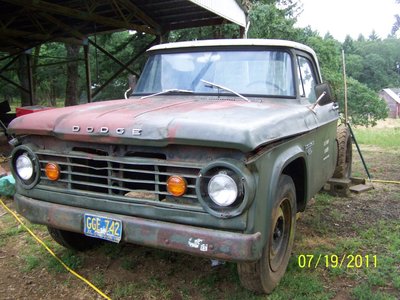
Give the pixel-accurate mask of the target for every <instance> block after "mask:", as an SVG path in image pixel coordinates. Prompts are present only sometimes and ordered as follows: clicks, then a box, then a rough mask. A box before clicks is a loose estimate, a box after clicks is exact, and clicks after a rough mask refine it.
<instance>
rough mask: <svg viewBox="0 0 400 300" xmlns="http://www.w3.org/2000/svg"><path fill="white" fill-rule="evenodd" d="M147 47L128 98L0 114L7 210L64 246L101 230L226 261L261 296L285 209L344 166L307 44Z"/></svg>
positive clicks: (282, 232)
mask: <svg viewBox="0 0 400 300" xmlns="http://www.w3.org/2000/svg"><path fill="white" fill-rule="evenodd" d="M147 53H148V60H147V63H146V64H145V66H144V69H143V71H142V72H141V76H140V78H139V80H138V82H137V85H136V87H135V89H134V90H133V92H132V94H131V95H130V96H129V97H128V99H120V100H112V101H104V102H94V103H88V104H83V105H79V106H73V107H65V108H59V109H53V110H48V111H43V112H37V113H33V114H29V115H25V116H22V117H19V118H16V119H15V120H14V121H13V122H12V123H11V124H10V125H9V128H8V134H10V135H12V136H13V137H14V139H13V140H12V144H13V146H14V149H13V151H12V156H11V162H10V164H11V170H12V173H13V175H14V177H15V178H16V182H17V185H16V194H15V196H14V201H15V204H16V208H17V211H18V212H19V213H20V214H21V215H23V216H24V217H25V218H27V219H28V220H30V221H31V222H33V223H38V224H43V225H46V226H47V227H48V231H49V233H50V235H51V236H52V238H53V239H54V240H55V241H57V242H58V243H60V244H61V245H63V246H65V247H69V248H73V249H76V250H85V249H88V248H90V247H92V246H94V245H96V244H98V243H99V242H101V241H104V240H106V241H109V242H114V243H134V244H139V245H144V246H148V247H155V248H160V249H165V250H170V251H178V252H183V253H188V254H192V255H197V256H203V257H208V258H211V259H216V260H222V261H233V262H236V263H237V270H238V274H239V277H240V281H241V283H242V285H243V286H244V287H246V288H248V289H250V290H253V291H255V292H260V293H271V292H272V290H273V289H274V288H275V287H276V286H277V284H278V283H279V281H280V279H281V278H282V276H283V275H284V273H285V270H286V268H287V265H288V261H289V258H290V255H291V250H292V245H293V240H294V235H295V227H296V214H297V213H298V212H302V211H304V210H305V208H306V204H307V201H308V200H310V199H311V198H312V197H313V196H314V195H315V194H316V193H317V192H318V191H319V190H320V189H321V188H322V187H323V186H324V184H325V182H326V181H327V180H328V179H329V178H331V177H332V176H333V174H335V176H339V177H340V176H346V175H348V170H349V163H350V162H349V157H350V155H349V151H351V147H350V146H349V144H351V140H350V137H349V135H348V133H347V131H346V130H345V128H341V126H339V127H338V118H339V113H338V109H339V107H338V103H337V102H336V101H334V100H333V96H332V93H331V91H330V88H329V86H328V84H326V83H323V81H322V77H321V74H320V69H319V65H318V61H317V57H316V54H315V52H314V51H313V50H312V49H310V48H309V47H307V46H305V45H302V44H299V43H295V42H291V41H284V40H263V39H235V40H208V41H189V42H177V43H169V44H161V45H157V46H154V47H152V48H151V49H149V50H148V52H147ZM338 130H339V132H340V137H339V136H338V135H337V132H338Z"/></svg>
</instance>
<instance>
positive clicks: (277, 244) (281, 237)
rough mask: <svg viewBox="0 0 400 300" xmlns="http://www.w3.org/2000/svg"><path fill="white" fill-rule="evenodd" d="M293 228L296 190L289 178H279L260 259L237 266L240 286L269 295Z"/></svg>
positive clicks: (285, 257) (280, 271) (288, 248)
mask: <svg viewBox="0 0 400 300" xmlns="http://www.w3.org/2000/svg"><path fill="white" fill-rule="evenodd" d="M295 228H296V190H295V186H294V183H293V180H292V178H291V177H289V176H287V175H281V177H280V178H279V183H278V187H277V196H276V199H275V205H274V207H273V210H272V216H271V223H270V226H269V228H268V238H267V242H266V244H265V246H264V249H263V253H262V256H261V258H260V259H259V260H258V261H256V262H250V263H238V273H239V278H240V282H241V283H242V285H243V286H244V287H245V288H247V289H249V290H252V291H255V292H258V293H267V294H269V293H271V292H272V291H273V289H274V288H275V287H276V286H277V285H278V283H279V281H280V280H281V278H282V277H283V275H284V274H285V271H286V268H287V265H288V262H289V258H290V254H291V251H292V247H293V241H294V233H295Z"/></svg>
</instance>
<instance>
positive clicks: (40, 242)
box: [0, 199, 111, 300]
mask: <svg viewBox="0 0 400 300" xmlns="http://www.w3.org/2000/svg"><path fill="white" fill-rule="evenodd" d="M0 203H1V205H3V207H4V208H5V209H6V210H7V211H8V212H9V213H10V214H11V215H13V216H14V218H15V219H16V220H17V221H18V222H19V223H20V224H21V225H22V227H23V228H24V229H25V230H26V231H28V232H29V233H30V235H32V236H33V237H34V239H35V240H36V241H37V242H38V243H39V244H41V245H42V246H43V247H44V248H45V249H46V250H47V251H48V252H49V253H50V254H51V255H52V256H53V257H54V258H55V259H56V260H57V261H58V262H59V263H60V264H61V265H62V266H63V267H64V268H65V269H66V270H67V271H68V272H70V273H71V274H72V275H74V276H75V277H77V278H78V279H80V280H82V281H83V282H84V283H86V284H87V285H88V286H90V287H91V288H92V289H93V290H95V291H96V292H97V293H98V294H99V295H100V296H102V297H103V298H104V299H109V300H111V298H110V297H108V296H107V295H106V294H104V293H103V292H102V291H101V290H100V289H99V288H97V287H96V286H95V285H94V284H93V283H91V282H90V281H89V280H87V279H86V278H84V277H83V276H81V275H79V274H78V273H76V272H75V271H74V270H72V269H71V268H70V267H68V266H67V265H66V264H65V263H64V262H63V261H62V260H61V259H60V258H58V257H57V255H56V254H55V253H54V252H53V251H52V250H51V249H50V248H49V247H48V246H47V245H46V244H45V243H44V242H43V241H42V240H41V239H40V238H39V237H38V236H37V235H36V234H34V233H33V232H32V231H31V230H30V229H29V228H28V227H27V226H26V225H25V224H24V223H23V222H22V221H21V219H20V218H19V217H18V216H17V214H16V213H15V212H13V211H12V210H11V209H9V208H8V207H7V206H6V205H5V204H4V202H3V201H2V200H1V199H0Z"/></svg>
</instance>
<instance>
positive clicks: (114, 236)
mask: <svg viewBox="0 0 400 300" xmlns="http://www.w3.org/2000/svg"><path fill="white" fill-rule="evenodd" d="M83 227H84V234H85V235H87V236H91V237H95V238H99V239H103V240H107V241H111V242H114V243H119V242H120V240H121V236H122V222H121V221H120V220H116V219H111V218H107V217H102V216H96V215H91V214H85V215H84V226H83Z"/></svg>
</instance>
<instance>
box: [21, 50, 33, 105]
mask: <svg viewBox="0 0 400 300" xmlns="http://www.w3.org/2000/svg"><path fill="white" fill-rule="evenodd" d="M27 55H28V54H25V53H23V54H21V55H20V56H19V58H18V65H19V67H18V78H19V82H20V84H21V86H22V87H23V88H25V89H26V90H29V88H30V87H29V73H28V70H27V67H28V64H27ZM20 94H21V106H29V105H31V100H30V95H29V93H27V92H25V91H23V90H20Z"/></svg>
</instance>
